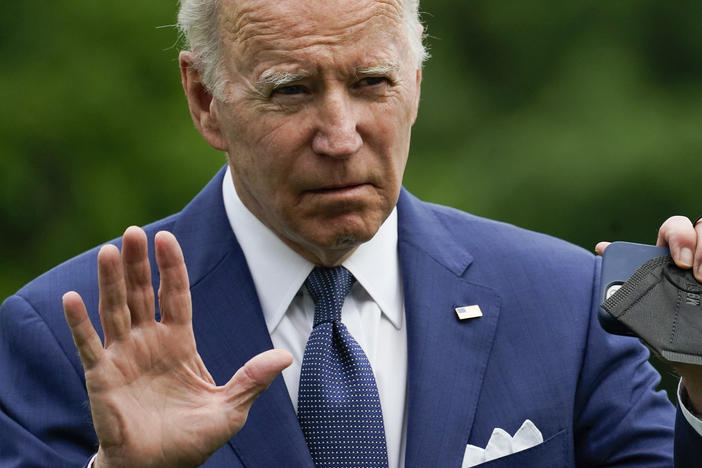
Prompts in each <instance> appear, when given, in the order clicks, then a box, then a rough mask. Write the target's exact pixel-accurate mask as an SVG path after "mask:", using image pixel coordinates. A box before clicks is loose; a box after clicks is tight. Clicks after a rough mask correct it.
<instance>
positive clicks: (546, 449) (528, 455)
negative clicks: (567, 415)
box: [476, 429, 573, 468]
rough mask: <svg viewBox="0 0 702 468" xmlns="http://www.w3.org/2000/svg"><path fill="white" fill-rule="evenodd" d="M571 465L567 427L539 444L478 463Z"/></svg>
mask: <svg viewBox="0 0 702 468" xmlns="http://www.w3.org/2000/svg"><path fill="white" fill-rule="evenodd" d="M571 466H573V461H572V460H570V459H568V431H567V430H565V429H563V430H562V431H559V432H557V433H556V434H555V435H553V436H552V437H550V438H548V439H547V440H545V441H544V442H542V443H540V444H539V445H535V446H534V447H531V448H529V449H526V450H522V451H521V452H517V453H513V454H512V455H507V456H505V457H501V458H496V459H494V460H491V461H489V462H486V463H482V464H480V465H477V467H480V468H527V467H538V468H564V467H571ZM477 467H476V468H477Z"/></svg>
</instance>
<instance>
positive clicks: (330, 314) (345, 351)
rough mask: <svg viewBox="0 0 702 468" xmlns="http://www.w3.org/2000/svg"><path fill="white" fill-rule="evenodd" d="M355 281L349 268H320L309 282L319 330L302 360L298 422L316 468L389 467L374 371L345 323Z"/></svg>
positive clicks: (312, 338) (313, 330)
mask: <svg viewBox="0 0 702 468" xmlns="http://www.w3.org/2000/svg"><path fill="white" fill-rule="evenodd" d="M354 281H356V279H355V278H354V277H353V275H352V274H351V273H350V272H349V271H348V270H347V269H346V268H344V267H335V268H322V267H317V268H315V269H314V270H313V271H312V273H310V276H309V277H308V278H307V281H306V282H305V285H306V286H307V290H308V291H309V292H310V294H311V295H312V299H314V303H315V306H314V328H313V329H312V333H311V334H310V337H309V340H308V341H307V346H306V347H305V355H304V357H303V358H302V371H301V373H300V390H299V393H298V403H297V417H298V419H299V420H300V426H301V427H302V432H303V433H304V434H305V440H307V446H308V447H309V449H310V453H311V454H312V459H313V460H314V464H315V466H316V467H317V468H320V467H348V468H351V467H387V466H388V455H387V448H386V446H385V428H384V426H383V413H382V411H381V409H380V398H379V397H378V389H377V387H376V386H375V378H374V377H373V369H371V365H370V362H368V358H367V357H366V355H365V353H364V352H363V350H362V349H361V347H360V346H359V345H358V343H357V342H356V340H354V339H353V337H352V336H351V334H349V332H348V330H347V329H346V326H345V325H344V324H343V323H341V307H342V306H343V304H344V299H345V298H346V295H347V294H348V293H349V291H351V286H353V283H354Z"/></svg>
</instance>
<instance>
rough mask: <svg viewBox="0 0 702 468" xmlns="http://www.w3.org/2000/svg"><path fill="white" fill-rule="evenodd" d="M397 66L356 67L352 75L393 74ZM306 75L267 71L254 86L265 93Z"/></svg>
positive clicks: (306, 76)
mask: <svg viewBox="0 0 702 468" xmlns="http://www.w3.org/2000/svg"><path fill="white" fill-rule="evenodd" d="M399 68H400V67H399V66H397V65H390V64H380V65H371V66H369V67H361V68H357V69H356V70H355V71H354V75H355V76H356V77H364V76H377V75H394V74H395V73H397V72H398V70H399ZM308 77H309V75H308V74H304V73H291V72H276V71H267V72H264V73H263V74H262V76H261V78H260V79H259V80H257V81H256V84H255V87H256V90H257V91H258V92H259V93H260V94H261V95H267V94H269V93H270V92H271V91H272V90H274V89H278V88H281V87H283V86H287V85H289V84H291V83H295V82H297V81H301V80H304V79H305V78H308Z"/></svg>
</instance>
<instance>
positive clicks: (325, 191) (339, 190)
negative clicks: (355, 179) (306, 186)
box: [309, 183, 370, 194]
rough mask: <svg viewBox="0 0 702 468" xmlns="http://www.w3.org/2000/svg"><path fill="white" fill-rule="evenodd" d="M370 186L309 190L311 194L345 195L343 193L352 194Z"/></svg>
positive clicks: (339, 186)
mask: <svg viewBox="0 0 702 468" xmlns="http://www.w3.org/2000/svg"><path fill="white" fill-rule="evenodd" d="M368 185H370V184H367V183H358V184H357V183H350V184H341V185H329V186H325V187H321V188H317V189H312V190H309V192H310V193H317V194H343V193H352V192H354V191H357V190H360V189H363V188H364V187H366V186H368Z"/></svg>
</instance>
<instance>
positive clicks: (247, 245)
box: [222, 167, 404, 333]
mask: <svg viewBox="0 0 702 468" xmlns="http://www.w3.org/2000/svg"><path fill="white" fill-rule="evenodd" d="M222 196H223V198H224V208H225V210H226V213H227V218H228V219H229V223H230V225H231V227H232V230H233V231H234V235H235V236H236V238H237V240H238V241H239V245H240V246H241V249H242V250H243V252H244V256H245V257H246V262H247V263H248V266H249V271H250V272H251V276H252V278H253V281H254V285H255V287H256V293H257V294H258V298H259V301H260V303H261V309H262V311H263V316H264V319H265V321H266V326H267V327H268V332H269V333H272V332H273V331H274V330H275V329H276V328H277V327H278V324H279V323H280V321H281V320H282V318H283V316H284V315H285V312H286V311H287V309H288V307H289V306H290V303H291V302H292V300H293V299H294V297H295V295H296V294H297V293H298V291H299V290H300V288H301V287H302V285H303V284H304V283H305V280H306V279H307V276H308V275H309V274H310V272H311V271H312V269H313V268H314V264H313V263H312V262H310V261H308V260H306V259H305V258H304V257H302V256H301V255H300V254H298V253H297V252H295V251H294V250H292V249H291V248H290V247H288V246H287V245H286V244H285V243H284V242H283V241H282V240H280V238H279V237H278V236H277V235H276V234H274V233H273V231H271V230H270V229H268V227H267V226H265V225H264V224H263V223H262V222H261V221H259V220H258V218H256V217H255V216H254V215H253V213H251V212H250V211H249V210H248V208H246V206H244V204H243V203H242V201H241V199H240V198H239V196H238V195H237V193H236V189H235V188H234V182H233V180H232V177H231V172H230V168H229V167H228V168H227V173H226V174H225V176H224V180H223V182H222ZM343 265H344V267H346V268H347V269H348V270H349V271H350V272H351V273H352V274H353V275H354V276H355V277H356V280H357V281H358V282H359V283H360V284H361V286H363V288H364V289H365V290H366V292H367V293H368V294H369V295H370V296H371V298H372V299H373V300H374V301H375V303H376V304H378V307H379V308H380V310H381V311H382V313H383V314H384V315H385V316H386V317H387V318H388V319H389V320H390V321H391V322H392V324H393V325H394V326H395V328H397V329H399V328H400V326H401V325H402V311H403V310H404V299H403V294H402V282H401V276H400V263H399V258H398V255H397V208H394V209H393V210H392V213H390V216H388V218H387V219H386V220H385V222H384V223H383V224H382V226H381V227H380V229H379V230H378V232H377V233H376V235H375V236H373V238H372V239H371V240H369V241H368V242H365V243H363V244H361V245H360V246H359V247H358V248H357V249H356V251H355V252H354V253H353V254H352V255H351V256H350V257H349V258H347V259H346V260H345V261H344V262H343Z"/></svg>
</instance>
